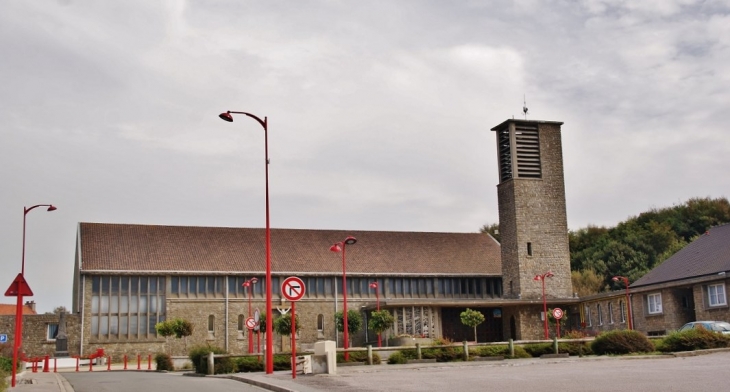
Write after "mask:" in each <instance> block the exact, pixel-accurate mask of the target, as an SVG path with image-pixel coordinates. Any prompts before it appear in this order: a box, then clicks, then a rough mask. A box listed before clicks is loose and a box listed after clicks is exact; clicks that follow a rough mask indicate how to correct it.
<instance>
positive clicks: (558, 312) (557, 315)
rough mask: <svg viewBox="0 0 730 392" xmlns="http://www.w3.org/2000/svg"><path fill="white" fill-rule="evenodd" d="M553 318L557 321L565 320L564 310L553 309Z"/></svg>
mask: <svg viewBox="0 0 730 392" xmlns="http://www.w3.org/2000/svg"><path fill="white" fill-rule="evenodd" d="M553 317H555V320H560V319H561V318H563V309H560V308H555V309H553Z"/></svg>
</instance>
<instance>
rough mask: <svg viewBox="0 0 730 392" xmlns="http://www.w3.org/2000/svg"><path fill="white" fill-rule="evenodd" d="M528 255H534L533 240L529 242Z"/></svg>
mask: <svg viewBox="0 0 730 392" xmlns="http://www.w3.org/2000/svg"><path fill="white" fill-rule="evenodd" d="M527 255H528V256H532V242H528V243H527Z"/></svg>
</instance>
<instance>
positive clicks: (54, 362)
mask: <svg viewBox="0 0 730 392" xmlns="http://www.w3.org/2000/svg"><path fill="white" fill-rule="evenodd" d="M56 362H57V361H56V357H53V373H56Z"/></svg>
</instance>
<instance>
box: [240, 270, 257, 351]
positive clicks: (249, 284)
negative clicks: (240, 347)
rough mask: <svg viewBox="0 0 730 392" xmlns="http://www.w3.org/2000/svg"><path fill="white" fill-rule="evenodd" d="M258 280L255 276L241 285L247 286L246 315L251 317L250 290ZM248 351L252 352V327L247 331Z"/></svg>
mask: <svg viewBox="0 0 730 392" xmlns="http://www.w3.org/2000/svg"><path fill="white" fill-rule="evenodd" d="M258 281H259V280H258V279H256V278H251V279H249V280H247V281H245V282H243V287H246V288H248V317H251V291H252V290H253V285H254V284H255V283H257V282H258ZM248 353H249V354H253V329H249V331H248Z"/></svg>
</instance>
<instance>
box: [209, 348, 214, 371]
mask: <svg viewBox="0 0 730 392" xmlns="http://www.w3.org/2000/svg"><path fill="white" fill-rule="evenodd" d="M213 374H215V360H214V359H213V352H212V351H211V352H209V353H208V375H211V376H212V375H213Z"/></svg>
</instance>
